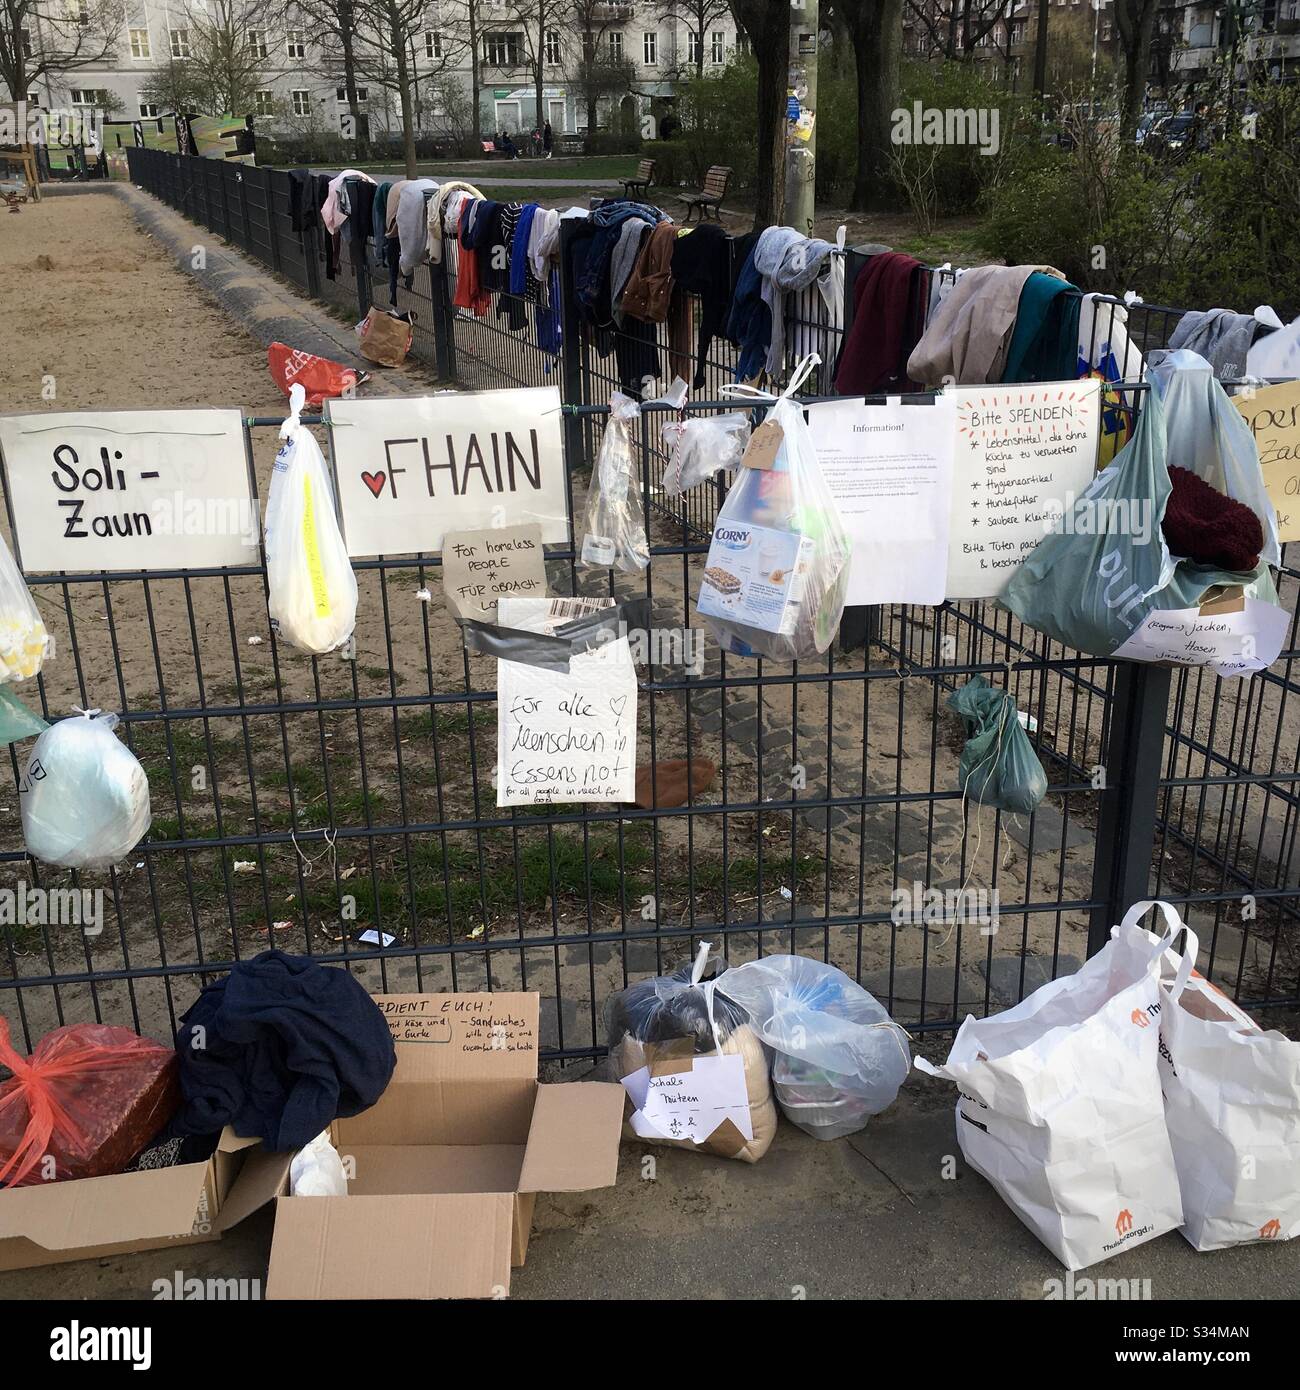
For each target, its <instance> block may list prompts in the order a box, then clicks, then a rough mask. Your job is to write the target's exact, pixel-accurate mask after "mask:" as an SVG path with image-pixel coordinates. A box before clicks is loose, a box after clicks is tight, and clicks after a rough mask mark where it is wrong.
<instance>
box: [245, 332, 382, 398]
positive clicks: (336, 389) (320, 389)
mask: <svg viewBox="0 0 1300 1390" xmlns="http://www.w3.org/2000/svg"><path fill="white" fill-rule="evenodd" d="M266 365H267V366H268V367H269V368H270V369H271V375H272V377H274V378H275V384H276V385H277V386H278V387H279V388H280V390H281V391H283V392H284V394H285V395H286V396H288V394H289V388H290V387H291V386H293V385H295V384H298V385H301V386H302V388H303V390H304V391H306V393H307V408H308V409H309V410H319V409H320V407H321V403H322V402H323V401H324V400H325V398H326V397H327V396H341V395H343V394H344V392H346V391H349V390H354V389H355V388H356V387H358V386H360V385H362V384H363V383H364V382H367V381H369V380H370V374H369V373H368V372H358V371H356V370H355V369H354V368H352V367H345V366H344V365H343V364H342V363H341V362H331V361H330V360H329V358H328V357H315V356H313V355H312V354H311V353H310V352H300V351H299V350H298V349H297V348H291V347H289V346H288V344H286V343H272V344H271V346H270V347H269V348H267V350H266Z"/></svg>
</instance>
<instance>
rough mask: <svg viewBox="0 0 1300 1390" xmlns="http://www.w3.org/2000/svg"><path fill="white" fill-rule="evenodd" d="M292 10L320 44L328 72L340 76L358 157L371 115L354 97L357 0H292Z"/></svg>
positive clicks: (364, 147)
mask: <svg viewBox="0 0 1300 1390" xmlns="http://www.w3.org/2000/svg"><path fill="white" fill-rule="evenodd" d="M293 12H294V13H295V14H296V15H297V16H298V18H299V19H301V20H302V21H303V22H304V25H303V27H304V28H307V27H308V26H310V31H311V33H312V35H313V36H314V37H315V38H316V41H317V42H318V43H319V44H320V46H321V49H322V52H323V55H324V59H325V66H326V69H327V71H329V72H330V73H331V74H332V75H333V74H337V75H338V76H339V77H341V78H342V79H343V92H344V96H345V99H346V100H347V103H348V112H349V114H350V115H351V117H352V123H353V129H354V130H355V131H356V133H357V135H356V147H357V158H358V159H364V158H365V156H366V153H367V150H368V147H369V144H370V117H369V115H368V114H367V113H366V112H365V111H363V110H362V109H361V103H360V101H359V100H358V97H357V23H358V16H357V0H294V3H293Z"/></svg>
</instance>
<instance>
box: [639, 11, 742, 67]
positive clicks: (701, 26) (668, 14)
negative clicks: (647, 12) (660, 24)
mask: <svg viewBox="0 0 1300 1390" xmlns="http://www.w3.org/2000/svg"><path fill="white" fill-rule="evenodd" d="M655 13H656V14H657V15H658V17H659V18H660V19H674V20H677V21H679V22H680V23H682V24H684V25H685V26H686V28H687V30H688V31H689V32H690V33H692V34H694V35H695V60H694V64H693V66H694V68H695V76H696V77H703V76H704V35H705V33H706V32H707V31H708V28H709V26H710V25H711V24H717V23H718V22H719V21H720V20H722V19H725V18H726V17H727V16H728V15H729V14H730V13H731V5H730V3H729V0H655Z"/></svg>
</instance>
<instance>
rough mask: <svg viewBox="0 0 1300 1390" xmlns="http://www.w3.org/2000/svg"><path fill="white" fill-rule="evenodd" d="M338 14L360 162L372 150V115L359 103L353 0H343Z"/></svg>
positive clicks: (344, 65) (347, 87) (349, 99)
mask: <svg viewBox="0 0 1300 1390" xmlns="http://www.w3.org/2000/svg"><path fill="white" fill-rule="evenodd" d="M338 16H339V44H340V47H341V48H342V49H343V91H344V93H345V94H346V95H347V99H348V111H349V112H350V113H351V116H352V125H353V129H354V130H355V131H356V132H357V145H356V159H357V162H358V163H362V162H364V161H365V159H366V158H367V156H368V155H369V152H370V117H369V116H367V115H366V113H365V112H364V111H362V110H361V108H360V106H359V105H358V104H357V59H356V52H355V49H354V45H353V37H354V35H355V33H356V16H355V14H354V12H353V9H352V3H351V0H343V3H341V4H340V5H339V9H338Z"/></svg>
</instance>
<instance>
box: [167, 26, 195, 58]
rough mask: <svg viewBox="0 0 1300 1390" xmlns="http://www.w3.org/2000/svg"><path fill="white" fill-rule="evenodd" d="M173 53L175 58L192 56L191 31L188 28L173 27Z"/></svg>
mask: <svg viewBox="0 0 1300 1390" xmlns="http://www.w3.org/2000/svg"><path fill="white" fill-rule="evenodd" d="M171 53H172V57H173V58H188V57H189V56H190V31H189V30H188V29H173V30H172V31H171Z"/></svg>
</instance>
